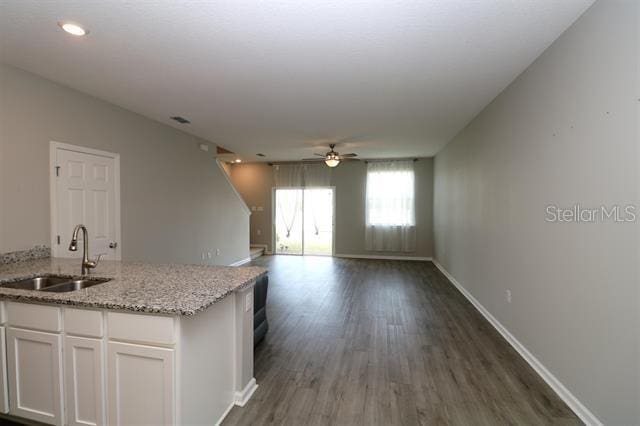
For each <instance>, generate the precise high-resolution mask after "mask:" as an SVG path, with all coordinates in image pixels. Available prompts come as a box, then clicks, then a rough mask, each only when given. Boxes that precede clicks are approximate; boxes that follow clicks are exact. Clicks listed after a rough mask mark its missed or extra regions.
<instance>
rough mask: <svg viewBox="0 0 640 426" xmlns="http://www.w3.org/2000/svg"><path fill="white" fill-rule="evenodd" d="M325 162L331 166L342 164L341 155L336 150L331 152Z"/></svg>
mask: <svg viewBox="0 0 640 426" xmlns="http://www.w3.org/2000/svg"><path fill="white" fill-rule="evenodd" d="M324 163H325V164H326V165H327V166H329V167H337V166H338V164H340V157H338V154H337V153H335V152H330V153H328V154H327V157H326V158H325V160H324Z"/></svg>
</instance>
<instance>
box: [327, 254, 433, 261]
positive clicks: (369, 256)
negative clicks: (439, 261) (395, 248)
mask: <svg viewBox="0 0 640 426" xmlns="http://www.w3.org/2000/svg"><path fill="white" fill-rule="evenodd" d="M333 256H334V257H343V258H347V259H349V258H351V259H379V260H419V261H423V262H428V261H431V260H433V259H432V258H430V257H420V256H383V255H378V254H337V253H336V254H334V255H333Z"/></svg>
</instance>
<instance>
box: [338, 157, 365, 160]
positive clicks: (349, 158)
mask: <svg viewBox="0 0 640 426" xmlns="http://www.w3.org/2000/svg"><path fill="white" fill-rule="evenodd" d="M340 161H360V159H359V158H353V157H346V158H340Z"/></svg>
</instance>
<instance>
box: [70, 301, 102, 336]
mask: <svg viewBox="0 0 640 426" xmlns="http://www.w3.org/2000/svg"><path fill="white" fill-rule="evenodd" d="M64 330H65V331H66V332H67V334H72V335H75V336H87V337H102V336H103V335H104V326H103V321H102V312H101V311H92V310H89V309H73V308H66V309H65V310H64Z"/></svg>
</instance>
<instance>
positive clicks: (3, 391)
mask: <svg viewBox="0 0 640 426" xmlns="http://www.w3.org/2000/svg"><path fill="white" fill-rule="evenodd" d="M0 412H2V413H8V412H9V390H8V388H7V343H6V335H5V328H4V326H0Z"/></svg>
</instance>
